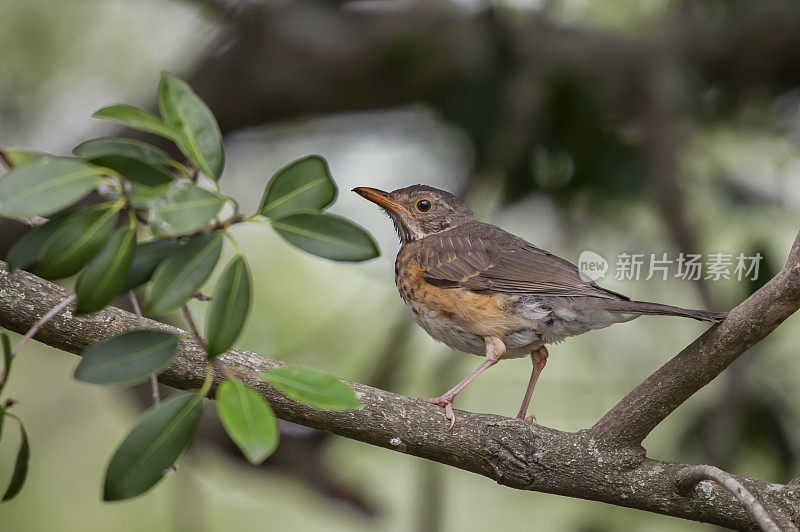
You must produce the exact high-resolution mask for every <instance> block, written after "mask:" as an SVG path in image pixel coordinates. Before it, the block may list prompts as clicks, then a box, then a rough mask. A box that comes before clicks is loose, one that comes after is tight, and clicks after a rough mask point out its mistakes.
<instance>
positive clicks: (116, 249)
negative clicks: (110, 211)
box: [75, 227, 136, 314]
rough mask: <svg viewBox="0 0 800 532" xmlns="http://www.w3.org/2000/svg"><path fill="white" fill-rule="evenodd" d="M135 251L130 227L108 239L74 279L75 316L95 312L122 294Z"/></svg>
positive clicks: (121, 229) (118, 230) (134, 231)
mask: <svg viewBox="0 0 800 532" xmlns="http://www.w3.org/2000/svg"><path fill="white" fill-rule="evenodd" d="M135 248H136V229H135V228H134V227H122V228H120V229H117V231H116V232H115V233H114V234H113V235H111V238H109V239H108V241H107V242H106V243H105V245H104V246H103V248H102V249H101V250H100V252H99V253H98V254H97V255H95V257H94V258H93V259H92V260H91V261H89V264H87V265H86V269H85V270H83V272H82V273H81V275H80V277H78V282H77V284H76V285H75V293H76V294H77V295H78V302H77V303H76V305H75V307H76V313H77V314H90V313H92V312H97V311H98V310H100V309H102V308H103V307H105V306H106V305H108V304H109V303H111V301H112V300H113V299H114V298H115V297H116V296H117V294H119V293H120V292H122V291H123V288H125V281H126V279H127V277H128V271H129V270H130V268H131V259H132V258H133V251H134V249H135Z"/></svg>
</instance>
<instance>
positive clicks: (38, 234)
mask: <svg viewBox="0 0 800 532" xmlns="http://www.w3.org/2000/svg"><path fill="white" fill-rule="evenodd" d="M68 214H69V213H68V212H61V213H56V214H55V215H54V216H53V217H51V218H50V220H48V221H47V223H45V224H44V225H40V226H39V227H35V228H33V229H31V230H30V231H28V232H27V233H25V234H24V235H23V236H22V238H20V239H19V240H17V241H16V242H15V243H14V245H13V246H11V249H10V250H8V255H7V256H6V262H8V269H9V271H12V272H13V271H14V270H16V269H17V268H26V267H28V266H30V265H31V264H33V263H34V262H36V261H37V260H39V256H40V255H41V253H42V248H43V247H44V245H45V243H47V239H49V238H50V236H51V235H52V234H53V233H54V232H55V230H56V229H58V228H59V227H60V226H61V223H62V222H63V221H64V219H65V218H66V216H67V215H68Z"/></svg>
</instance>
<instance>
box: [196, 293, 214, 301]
mask: <svg viewBox="0 0 800 532" xmlns="http://www.w3.org/2000/svg"><path fill="white" fill-rule="evenodd" d="M194 298H195V299H197V300H198V301H211V300H212V299H214V298H213V297H211V296H209V295H206V294H204V293H203V292H195V293H194Z"/></svg>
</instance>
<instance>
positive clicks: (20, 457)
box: [2, 414, 31, 502]
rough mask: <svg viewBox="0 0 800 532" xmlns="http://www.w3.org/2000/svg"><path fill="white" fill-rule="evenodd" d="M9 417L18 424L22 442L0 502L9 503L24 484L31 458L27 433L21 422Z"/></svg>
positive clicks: (10, 415) (11, 415)
mask: <svg viewBox="0 0 800 532" xmlns="http://www.w3.org/2000/svg"><path fill="white" fill-rule="evenodd" d="M7 415H8V416H9V417H14V418H16V420H17V421H18V422H19V432H20V435H21V437H22V441H21V442H20V444H19V450H18V451H17V460H16V462H15V463H14V472H13V473H12V474H11V481H10V482H9V483H8V487H7V488H6V491H5V493H4V494H3V499H2V502H5V501H10V500H11V499H13V498H14V497H16V496H17V494H18V493H19V492H20V490H21V489H22V486H23V484H25V478H26V477H27V476H28V462H29V461H30V456H31V448H30V445H29V443H28V433H27V432H26V431H25V425H23V424H22V421H21V420H20V419H19V418H18V417H17V416H14V415H13V414H7Z"/></svg>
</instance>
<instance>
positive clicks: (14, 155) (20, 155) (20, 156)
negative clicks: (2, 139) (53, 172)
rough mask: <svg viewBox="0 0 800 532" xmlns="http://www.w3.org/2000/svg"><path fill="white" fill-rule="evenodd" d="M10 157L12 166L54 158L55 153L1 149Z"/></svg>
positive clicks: (16, 166)
mask: <svg viewBox="0 0 800 532" xmlns="http://www.w3.org/2000/svg"><path fill="white" fill-rule="evenodd" d="M3 151H4V152H5V154H6V155H7V156H8V158H9V159H11V162H12V163H13V164H14V168H18V167H20V166H25V165H26V164H31V163H36V162H39V161H43V160H45V159H54V158H55V155H51V154H49V153H44V152H41V151H34V150H23V149H18V148H7V149H5V150H3Z"/></svg>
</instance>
